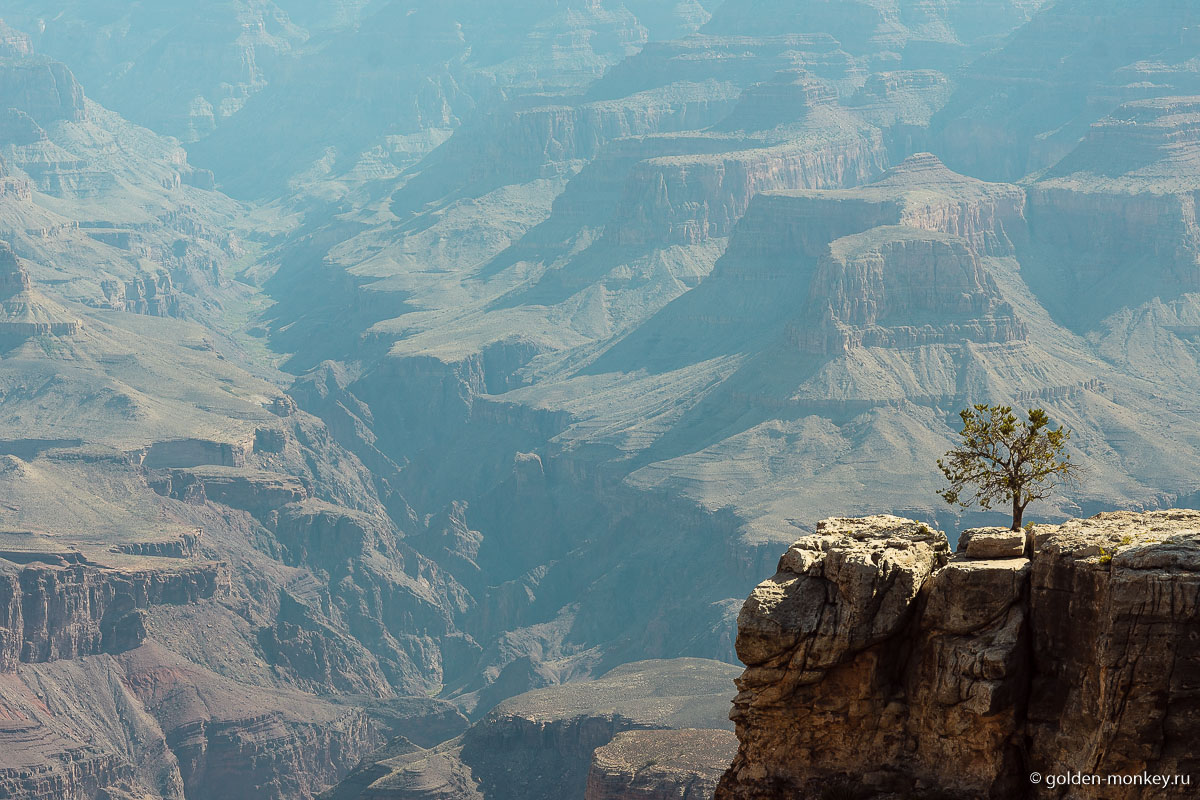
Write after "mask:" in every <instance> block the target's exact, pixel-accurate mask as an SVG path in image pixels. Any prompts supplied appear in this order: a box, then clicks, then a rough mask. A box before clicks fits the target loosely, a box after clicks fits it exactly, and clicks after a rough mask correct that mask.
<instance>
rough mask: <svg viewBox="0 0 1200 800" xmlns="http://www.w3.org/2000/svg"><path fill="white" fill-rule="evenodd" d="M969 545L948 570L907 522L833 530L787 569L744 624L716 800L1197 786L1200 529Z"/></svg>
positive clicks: (1084, 527) (1139, 517)
mask: <svg viewBox="0 0 1200 800" xmlns="http://www.w3.org/2000/svg"><path fill="white" fill-rule="evenodd" d="M967 533H968V534H969V535H965V536H964V537H963V539H962V540H961V544H960V551H959V552H958V553H953V554H952V553H951V552H950V550H949V547H948V545H947V542H946V540H945V537H944V536H943V535H942V534H941V533H940V532H938V531H934V530H932V529H931V528H929V527H928V526H925V525H923V524H920V523H916V522H913V521H911V520H905V519H900V518H897V517H882V516H880V517H866V518H863V519H855V520H845V519H833V520H826V521H824V522H822V523H820V524H819V525H818V526H817V531H816V533H815V534H814V535H813V536H811V537H808V538H805V539H801V540H800V541H798V542H796V544H794V545H793V546H792V547H791V549H789V550H788V552H787V553H786V554H785V555H784V556H783V558H782V559H781V560H780V563H779V571H778V572H777V573H776V575H775V576H774V577H773V578H771V579H770V580H768V581H766V582H764V583H762V584H760V585H759V587H758V588H757V589H755V590H754V593H753V594H751V596H750V598H749V599H748V600H747V601H746V604H745V606H744V607H743V608H742V612H741V615H740V616H739V618H738V629H739V630H738V641H737V647H738V655H739V657H740V658H741V659H742V660H743V661H744V662H745V663H746V664H747V669H746V671H745V673H743V675H742V676H741V677H740V678H739V679H738V688H739V690H740V692H739V694H738V696H737V699H736V700H735V701H734V711H733V714H732V718H733V720H734V721H735V722H736V724H737V734H738V739H739V741H740V749H739V751H738V755H737V757H736V759H735V760H734V763H733V765H732V767H731V768H730V769H729V771H728V772H727V773H726V774H725V776H724V777H723V778H722V780H721V785H720V788H719V789H718V790H717V794H716V797H717V800H751V799H754V800H767V798H778V797H802V796H808V795H807V794H806V793H811V792H814V791H817V788H818V787H821V786H828V785H831V784H838V783H842V784H845V785H846V787H847V788H846V791H857V792H859V795H856V796H860V795H861V796H863V797H875V796H892V795H891V794H889V793H894V792H899V793H904V792H911V791H914V790H916V791H933V790H936V791H945V792H950V793H952V794H953V795H954V796H958V797H988V798H1012V797H1038V798H1040V797H1052V796H1056V795H1055V794H1054V793H1053V791H1051V790H1049V789H1046V788H1045V787H1044V786H1037V785H1031V784H1030V783H1029V781H1028V780H1027V779H1026V777H1025V776H1026V775H1027V773H1028V772H1030V771H1036V772H1040V773H1042V774H1046V775H1051V774H1059V773H1065V772H1070V771H1075V770H1078V769H1080V766H1079V765H1080V764H1087V765H1097V766H1096V767H1095V769H1096V770H1097V771H1100V772H1105V773H1112V774H1134V773H1137V774H1140V773H1142V772H1149V773H1151V774H1155V773H1166V774H1176V773H1178V774H1182V775H1188V774H1191V773H1192V772H1193V771H1194V770H1195V768H1196V766H1197V763H1196V756H1195V754H1194V753H1193V752H1192V751H1191V747H1190V744H1189V743H1190V742H1191V741H1193V737H1194V736H1195V735H1196V732H1197V730H1198V726H1200V716H1198V715H1197V714H1196V712H1195V708H1194V705H1195V702H1194V701H1195V693H1196V690H1195V668H1194V666H1195V664H1196V663H1197V662H1196V656H1197V650H1196V645H1195V640H1196V627H1197V623H1196V611H1197V605H1198V604H1200V513H1198V512H1194V511H1161V512H1152V513H1146V514H1134V513H1129V512H1117V513H1107V514H1101V515H1099V516H1097V517H1093V518H1091V519H1086V520H1072V521H1070V522H1067V523H1064V524H1062V525H1039V526H1036V527H1035V528H1034V530H1033V533H1032V535H1031V536H1030V539H1029V541H1028V543H1027V545H1025V546H1019V545H1018V546H1016V547H1015V548H1009V549H1008V550H1005V552H1003V553H1001V552H999V551H998V550H996V548H995V547H993V546H992V545H995V544H997V541H996V540H997V539H998V536H999V535H1001V534H998V533H997V532H996V531H993V530H990V529H989V530H978V531H968V532H967ZM1003 535H1004V536H1007V537H1010V538H1011V537H1012V536H1014V534H1013V533H1012V532H1008V533H1005V534H1003ZM1015 535H1016V536H1019V537H1023V536H1024V534H1021V533H1017V534H1015ZM985 544H987V545H988V546H987V547H985V546H984V545H985ZM1014 554H1015V555H1014ZM997 555H1006V556H1010V557H1000V558H992V557H993V556H997ZM981 557H982V558H981ZM1088 769H1089V768H1084V771H1085V772H1086V771H1088ZM1077 791H1079V792H1080V793H1079V794H1078V795H1077V796H1079V797H1088V798H1090V797H1106V798H1107V797H1114V798H1140V797H1147V796H1150V795H1148V794H1146V793H1145V790H1144V789H1141V788H1137V787H1133V788H1128V787H1125V788H1117V789H1115V790H1114V789H1112V788H1109V787H1106V788H1105V789H1104V790H1103V791H1095V792H1092V791H1089V790H1087V789H1086V788H1085V789H1082V790H1077ZM1193 793H1194V787H1189V786H1175V787H1172V788H1168V789H1167V790H1166V792H1165V793H1163V794H1155V795H1154V796H1167V797H1180V798H1182V797H1190V796H1192V795H1193Z"/></svg>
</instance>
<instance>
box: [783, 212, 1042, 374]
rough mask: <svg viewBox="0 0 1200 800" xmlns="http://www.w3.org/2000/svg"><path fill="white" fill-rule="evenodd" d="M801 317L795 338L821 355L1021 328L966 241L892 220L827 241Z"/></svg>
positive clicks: (998, 334) (1015, 336)
mask: <svg viewBox="0 0 1200 800" xmlns="http://www.w3.org/2000/svg"><path fill="white" fill-rule="evenodd" d="M804 320H805V324H802V325H797V326H795V328H794V330H793V338H794V341H795V342H796V344H797V345H798V346H799V348H800V349H801V350H803V351H806V352H812V353H818V354H822V355H825V354H830V353H846V352H849V351H850V350H854V349H857V348H860V347H914V346H919V345H923V344H931V343H934V342H949V343H958V342H962V341H971V342H1011V341H1017V340H1021V339H1024V338H1025V335H1026V329H1025V325H1024V323H1022V322H1021V321H1020V320H1019V319H1018V318H1017V316H1016V312H1015V311H1014V310H1013V308H1012V306H1011V305H1009V304H1008V303H1006V302H1004V301H1003V300H1002V299H1001V298H1000V292H999V289H998V288H997V286H996V282H995V281H994V280H993V279H992V277H991V275H989V274H988V273H987V272H986V271H985V270H984V269H983V267H982V266H981V264H980V262H979V258H978V256H976V255H975V252H974V251H973V250H972V249H971V247H970V243H969V242H968V241H967V240H965V239H962V238H959V237H954V236H944V235H939V234H935V233H930V232H926V231H922V230H918V229H915V228H906V227H898V226H897V227H893V226H883V227H879V228H874V229H872V230H870V231H868V232H865V233H861V234H855V235H853V236H846V237H843V238H841V239H838V240H836V241H834V242H833V243H832V244H831V245H830V249H829V252H828V253H827V254H826V255H825V256H823V257H822V258H821V259H820V260H819V261H818V263H817V268H816V272H815V273H814V275H813V279H812V283H811V284H810V285H809V292H808V302H807V307H806V309H805V314H804Z"/></svg>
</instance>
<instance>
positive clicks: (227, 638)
mask: <svg viewBox="0 0 1200 800" xmlns="http://www.w3.org/2000/svg"><path fill="white" fill-rule="evenodd" d="M5 41H6V43H5V47H6V48H8V50H9V51H12V52H14V53H15V55H11V56H9V57H7V58H5V59H4V60H2V61H0V72H3V74H4V76H5V81H8V82H7V83H4V85H5V86H6V87H13V86H15V87H16V88H15V89H13V91H11V92H9V91H8V90H7V89H6V93H5V95H4V98H3V101H4V102H5V103H17V104H19V105H17V106H11V107H8V108H7V109H6V113H7V117H6V120H7V121H8V123H10V124H8V125H7V127H5V128H4V132H3V135H2V136H0V153H2V154H3V155H2V157H3V164H4V176H5V177H4V180H5V184H4V187H5V191H4V192H3V193H2V194H0V236H3V237H4V238H6V239H11V241H12V247H11V248H10V247H9V245H8V244H0V293H2V295H3V297H2V298H0V312H2V315H3V319H0V346H2V347H3V355H4V358H3V359H0V417H3V428H4V430H5V431H7V432H8V433H6V434H5V437H6V438H3V439H2V440H0V484H3V489H2V493H3V495H4V498H5V502H4V504H3V506H2V507H0V564H2V565H3V569H0V573H2V575H0V585H2V586H3V587H6V588H0V595H3V598H4V599H3V602H0V607H2V608H3V609H4V611H3V614H0V616H3V621H2V622H0V641H2V642H3V646H2V647H0V650H2V652H3V655H2V656H0V665H2V670H3V672H4V673H5V674H4V675H2V676H0V681H3V682H4V689H3V691H0V705H2V706H3V708H2V709H0V719H3V720H5V721H6V722H5V723H4V725H2V726H0V728H2V730H0V753H2V754H3V755H2V756H0V781H2V782H3V786H4V791H8V792H11V793H14V794H16V795H19V796H33V797H47V798H50V797H69V798H76V797H78V798H80V800H83V798H88V800H91V799H92V798H94V797H97V796H111V797H147V798H150V797H155V798H157V797H162V798H183V797H184V796H185V795H186V796H189V797H199V796H214V797H215V796H221V797H247V798H250V797H255V798H259V797H268V798H280V800H282V798H285V797H287V798H305V797H311V796H313V795H314V794H316V793H318V792H320V791H321V790H323V789H324V788H326V787H327V786H328V785H330V784H332V783H334V782H336V781H337V780H338V779H340V778H341V777H342V775H344V774H345V773H346V772H347V771H349V770H350V769H351V768H352V767H353V766H354V765H355V764H356V763H357V761H358V760H359V759H360V757H361V756H363V755H364V754H365V753H367V752H369V751H370V750H372V749H374V747H375V746H376V745H377V744H378V743H379V733H378V731H379V729H380V728H382V729H383V730H385V731H396V732H401V731H405V732H409V733H412V734H413V735H414V736H417V735H418V733H419V732H420V731H421V730H427V731H436V730H443V731H444V735H445V736H452V735H454V734H455V733H457V732H458V731H460V730H461V729H462V727H464V726H465V724H466V722H465V719H463V718H462V717H461V715H460V714H458V712H457V711H455V712H454V713H453V714H451V713H449V712H448V710H447V708H446V706H447V704H445V703H441V704H439V703H437V702H436V701H432V700H428V699H426V700H424V701H421V700H417V701H415V702H413V703H410V704H409V706H408V707H406V708H405V709H401V708H399V707H393V706H392V702H393V700H394V699H395V697H396V696H397V695H398V694H405V695H417V696H419V697H426V698H427V696H428V694H429V692H430V690H431V688H435V687H436V686H437V685H439V684H440V683H441V682H442V681H443V680H445V679H446V674H448V675H449V676H450V677H454V676H455V673H454V670H455V669H460V668H463V667H464V666H465V665H467V664H469V663H470V660H469V659H470V655H471V653H472V652H473V651H476V652H477V651H478V650H479V647H478V645H476V644H475V643H474V642H473V641H472V639H471V637H470V636H467V635H465V634H462V633H461V632H460V630H459V629H458V627H457V625H456V622H455V618H456V617H457V616H458V615H460V614H461V613H462V612H463V611H465V610H466V609H467V608H468V607H469V605H470V602H471V601H470V598H469V597H468V596H467V595H466V593H465V592H464V590H462V588H461V587H460V586H459V585H458V584H456V583H455V582H454V581H453V579H449V580H448V579H447V578H448V576H447V575H446V574H445V573H444V572H442V571H441V570H440V569H439V568H438V567H437V566H436V565H435V564H434V563H433V562H432V561H430V560H429V559H427V558H425V557H423V556H421V555H420V554H419V553H417V551H415V550H414V549H413V548H412V547H411V546H410V545H408V544H406V543H404V541H403V539H404V534H403V533H402V532H401V530H400V528H399V527H398V524H397V521H401V522H402V524H404V525H405V526H409V527H410V530H411V531H412V532H413V533H417V532H419V531H421V530H422V528H423V525H422V523H421V521H419V520H417V519H415V517H414V515H413V514H412V512H411V511H410V510H409V509H408V508H407V506H406V504H405V503H404V501H403V499H402V498H400V497H399V496H398V495H397V494H396V493H395V491H394V490H393V489H392V488H391V487H390V486H389V485H388V483H387V476H386V475H382V474H381V475H380V476H378V477H376V476H374V475H372V474H371V473H370V472H369V471H368V470H367V469H366V467H364V466H363V464H362V463H361V462H360V461H359V460H358V459H357V458H355V457H354V456H352V455H351V454H349V453H348V452H346V451H345V450H343V449H342V448H340V447H339V446H338V445H337V444H336V443H335V442H334V441H333V439H332V438H331V436H330V432H329V430H328V429H327V428H326V427H325V426H324V424H323V423H321V422H320V421H319V420H318V419H317V418H315V417H313V416H311V415H309V414H307V413H305V412H303V411H301V410H299V409H298V408H297V407H296V404H295V403H294V402H293V401H292V400H291V399H290V398H288V397H287V396H286V395H284V394H283V393H282V391H281V390H280V388H279V383H280V382H281V380H280V376H279V375H278V373H276V372H275V371H274V370H273V369H272V368H271V367H270V362H269V361H268V360H267V359H262V360H261V361H257V362H256V361H255V360H254V358H253V357H252V353H251V352H249V350H250V349H251V348H253V347H254V345H253V342H250V341H247V339H246V338H244V337H243V338H239V339H237V340H235V339H234V337H232V336H230V332H229V330H228V327H226V326H225V325H224V324H222V323H223V322H224V321H226V320H227V319H228V316H227V315H232V316H234V317H235V318H236V317H237V315H240V314H245V313H247V312H246V310H245V309H246V306H247V304H249V303H253V302H256V301H254V300H253V299H252V297H251V296H250V291H249V289H248V287H245V286H241V285H239V284H237V283H235V282H233V281H231V280H230V279H229V273H230V271H231V269H232V266H233V263H234V261H235V259H238V258H241V257H242V256H243V255H244V253H245V250H244V249H243V248H244V247H246V246H247V244H246V243H243V241H241V240H240V238H239V236H238V233H237V230H236V226H235V225H234V222H233V220H234V219H235V218H238V217H240V216H241V214H242V212H243V210H244V209H243V208H242V207H241V206H239V205H238V204H237V203H235V202H233V201H231V200H230V199H229V198H227V197H225V196H224V195H221V194H219V193H217V192H215V191H212V189H211V183H212V178H211V175H209V176H208V180H207V184H208V186H209V187H210V188H201V187H200V186H196V185H190V184H195V183H201V184H203V183H205V181H204V180H203V176H204V174H203V173H202V172H200V171H197V170H194V169H193V168H192V167H190V166H189V165H188V164H187V161H186V157H185V155H184V153H183V151H182V150H180V149H179V147H178V146H177V144H175V143H173V142H171V141H169V140H164V139H162V138H160V137H158V136H157V135H155V134H153V133H151V132H150V131H147V130H145V129H141V128H136V127H135V126H133V125H131V124H129V123H128V122H126V121H125V120H123V119H122V118H120V117H118V116H117V115H115V114H113V113H112V112H110V111H108V110H107V109H104V108H102V107H100V106H99V105H97V104H95V103H93V102H91V101H90V100H88V99H87V98H86V97H84V96H83V95H82V93H81V92H79V91H77V89H78V84H77V83H75V82H74V79H73V78H72V77H71V73H70V72H69V71H67V70H66V68H65V67H63V66H62V65H61V64H57V65H56V64H55V62H51V61H48V60H44V59H41V58H40V57H38V56H36V55H33V54H32V49H31V48H30V47H29V46H28V40H27V39H24V38H23V37H19V36H15V35H12V36H10V37H8V38H6V40H5ZM43 70H51V71H52V74H53V75H55V76H57V77H56V78H55V81H56V82H55V83H51V82H50V81H43V80H41V79H40V78H38V77H37V76H39V75H41V74H42V71H43ZM53 70H58V72H53ZM30 76H33V77H30ZM63 98H66V100H64V99H63ZM47 109H49V110H47ZM269 216H270V215H269V214H268V217H269ZM261 219H262V218H260V220H259V221H261ZM248 246H250V247H254V246H255V243H254V242H249V243H248ZM176 317H187V318H190V319H191V320H193V321H190V322H188V321H183V320H181V319H178V318H176ZM253 355H254V356H258V354H257V353H254V354H253ZM247 367H249V368H251V369H253V370H254V372H255V373H256V374H252V373H251V372H249V371H247ZM263 376H266V377H267V378H269V380H267V379H264V377H263ZM443 651H444V652H445V654H446V657H445V658H443ZM318 694H320V695H341V696H351V697H353V698H355V699H354V700H352V701H346V703H345V704H340V703H333V702H330V701H327V700H321V699H318V697H317V696H316V695H318ZM368 706H369V707H370V708H371V709H372V712H371V713H372V715H373V716H374V717H375V719H377V720H379V722H378V723H376V722H374V721H373V720H372V719H371V718H370V717H369V716H368V714H367V713H366V712H364V711H363V707H368ZM9 723H11V724H9Z"/></svg>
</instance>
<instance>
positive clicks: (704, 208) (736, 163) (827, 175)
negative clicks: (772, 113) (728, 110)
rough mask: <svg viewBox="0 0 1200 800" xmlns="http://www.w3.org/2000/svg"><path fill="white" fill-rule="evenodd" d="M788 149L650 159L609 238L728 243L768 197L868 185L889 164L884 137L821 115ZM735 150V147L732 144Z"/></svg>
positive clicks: (638, 171)
mask: <svg viewBox="0 0 1200 800" xmlns="http://www.w3.org/2000/svg"><path fill="white" fill-rule="evenodd" d="M810 117H811V119H809V121H808V126H807V128H806V129H805V130H803V131H794V132H791V135H789V136H788V137H786V138H787V143H782V144H776V145H770V146H761V145H759V146H755V145H756V143H754V142H748V143H743V144H742V146H741V147H738V148H737V149H735V150H731V151H727V152H724V153H718V154H715V155H678V156H665V157H662V158H652V159H647V160H646V161H643V162H641V163H639V164H637V165H636V166H635V167H634V169H633V170H632V171H631V172H630V174H629V177H628V178H627V179H626V184H625V187H624V191H623V195H622V198H621V201H620V203H619V204H618V206H617V209H616V212H615V213H614V215H613V219H612V221H611V222H610V223H609V225H608V230H607V234H608V235H609V236H610V237H612V239H613V240H614V241H615V242H616V243H618V244H621V245H641V246H644V245H647V244H656V245H660V246H663V245H671V244H696V243H698V242H703V241H707V240H708V239H711V238H714V237H721V236H728V235H729V233H730V231H731V230H732V229H733V226H734V224H735V223H737V221H738V220H739V219H740V218H741V217H742V215H743V214H744V213H745V211H746V209H747V207H748V206H749V205H750V200H751V199H752V198H753V197H754V196H755V195H757V194H759V193H760V192H764V191H771V190H780V189H823V188H836V187H841V186H850V185H853V184H856V183H861V182H863V181H865V180H868V179H870V178H871V177H873V176H874V175H876V174H878V173H879V172H880V171H881V170H882V169H883V168H884V167H885V166H886V162H887V154H886V152H885V148H884V145H883V139H882V136H881V135H880V134H879V132H878V131H873V130H866V129H859V128H857V127H856V126H855V125H853V124H852V123H850V122H849V121H848V120H846V119H844V118H843V117H842V116H841V115H840V113H839V112H836V111H832V110H825V109H823V108H821V107H818V108H817V110H815V111H813V112H812V113H811V114H810ZM731 144H732V143H731Z"/></svg>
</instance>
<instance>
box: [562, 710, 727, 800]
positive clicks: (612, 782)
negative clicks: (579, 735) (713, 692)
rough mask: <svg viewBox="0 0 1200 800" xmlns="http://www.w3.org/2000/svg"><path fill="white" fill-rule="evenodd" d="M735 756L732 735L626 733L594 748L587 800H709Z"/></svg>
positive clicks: (695, 731)
mask: <svg viewBox="0 0 1200 800" xmlns="http://www.w3.org/2000/svg"><path fill="white" fill-rule="evenodd" d="M736 752H737V737H736V736H734V735H733V734H732V733H730V732H729V731H722V730H706V729H699V728H692V729H688V730H681V731H626V732H624V733H619V734H617V735H616V736H615V737H614V738H613V740H612V741H611V742H609V743H608V744H606V745H605V746H604V747H598V748H596V752H595V753H594V754H593V756H592V769H591V772H589V773H588V783H587V792H586V793H585V794H584V800H706V798H710V797H712V794H713V792H714V791H715V790H716V788H717V781H718V780H719V779H720V777H721V773H723V772H724V771H725V768H726V766H728V764H729V761H730V759H732V758H733V756H734V754H735V753H736Z"/></svg>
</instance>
